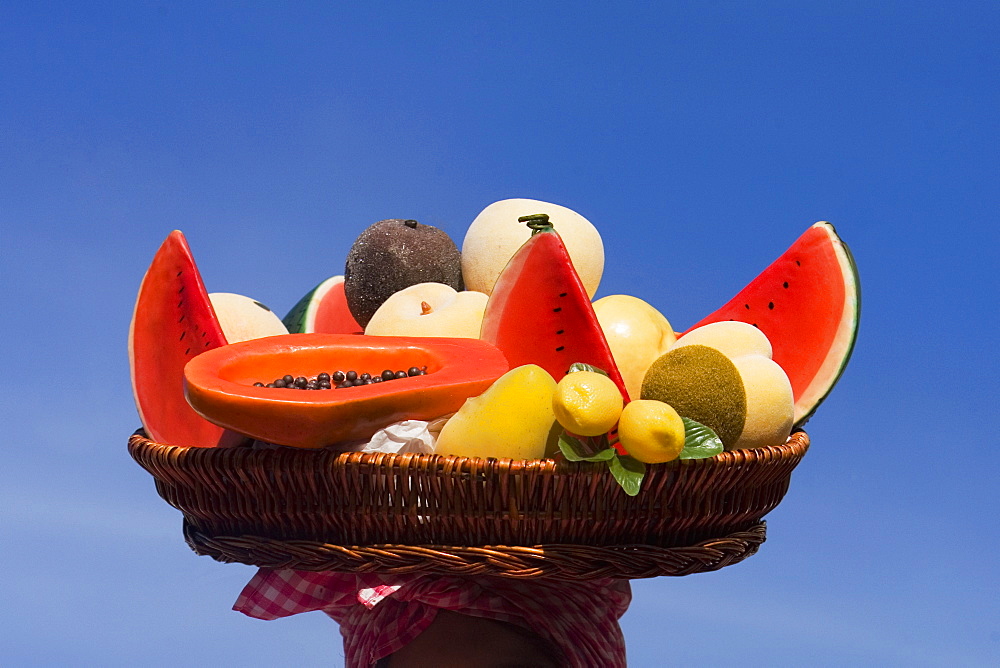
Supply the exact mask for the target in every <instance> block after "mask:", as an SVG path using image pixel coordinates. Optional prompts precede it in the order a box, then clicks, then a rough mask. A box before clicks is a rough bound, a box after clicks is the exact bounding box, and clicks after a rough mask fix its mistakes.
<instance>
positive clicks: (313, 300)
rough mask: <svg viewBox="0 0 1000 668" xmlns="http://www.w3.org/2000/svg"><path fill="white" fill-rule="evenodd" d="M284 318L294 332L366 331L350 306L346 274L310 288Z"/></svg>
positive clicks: (290, 330) (361, 332)
mask: <svg viewBox="0 0 1000 668" xmlns="http://www.w3.org/2000/svg"><path fill="white" fill-rule="evenodd" d="M282 322H283V323H285V327H287V328H288V331H289V332H290V333H292V334H298V333H306V334H309V333H313V332H316V333H319V334H364V329H363V328H362V327H361V325H359V324H358V323H357V321H356V320H355V319H354V316H353V315H351V311H350V309H348V308H347V298H346V297H345V296H344V277H343V276H331V277H330V278H328V279H326V280H325V281H323V282H322V283H320V284H319V285H317V286H316V287H315V288H313V289H312V290H310V291H309V293H308V294H307V295H306V296H305V297H303V298H302V299H300V300H299V301H298V303H297V304H295V306H293V307H292V310H291V311H289V312H288V315H286V316H285V317H284V318H282Z"/></svg>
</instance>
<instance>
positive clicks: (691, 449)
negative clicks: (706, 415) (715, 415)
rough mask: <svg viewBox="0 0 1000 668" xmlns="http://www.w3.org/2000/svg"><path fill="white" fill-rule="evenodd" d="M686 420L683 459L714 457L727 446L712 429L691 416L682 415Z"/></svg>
mask: <svg viewBox="0 0 1000 668" xmlns="http://www.w3.org/2000/svg"><path fill="white" fill-rule="evenodd" d="M681 420H683V421H684V449H683V450H681V454H680V458H681V459H704V458H706V457H714V456H715V455H717V454H719V453H720V452H722V451H723V450H724V449H725V448H724V447H723V446H722V439H720V438H719V437H718V435H717V434H716V433H715V432H714V431H713V430H712V429H711V427H706V426H705V425H703V424H702V423H700V422H695V421H694V420H692V419H691V418H686V417H682V418H681Z"/></svg>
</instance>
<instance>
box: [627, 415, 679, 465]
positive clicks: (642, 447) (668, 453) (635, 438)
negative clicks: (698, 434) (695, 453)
mask: <svg viewBox="0 0 1000 668" xmlns="http://www.w3.org/2000/svg"><path fill="white" fill-rule="evenodd" d="M618 439H619V440H620V441H621V444H622V447H624V448H625V450H626V451H627V452H628V453H629V454H630V455H631V456H632V457H634V458H635V459H638V460H639V461H640V462H645V463H647V464H659V463H660V462H669V461H671V460H674V459H677V457H678V456H680V454H681V450H683V449H684V421H683V420H681V416H680V415H678V413H677V411H676V410H674V408H673V406H671V405H670V404H665V403H663V402H662V401H656V400H655V399H637V400H635V401H630V402H629V403H628V405H627V406H625V409H624V410H623V411H622V414H621V417H620V418H619V420H618Z"/></svg>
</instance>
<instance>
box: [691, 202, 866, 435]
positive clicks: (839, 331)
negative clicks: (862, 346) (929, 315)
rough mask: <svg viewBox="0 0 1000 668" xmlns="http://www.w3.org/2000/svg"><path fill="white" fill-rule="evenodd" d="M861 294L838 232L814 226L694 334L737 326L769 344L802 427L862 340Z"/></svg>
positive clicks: (855, 271) (825, 226) (851, 258)
mask: <svg viewBox="0 0 1000 668" xmlns="http://www.w3.org/2000/svg"><path fill="white" fill-rule="evenodd" d="M860 307H861V293H860V283H859V280H858V272H857V267H856V265H855V264H854V258H853V257H852V256H851V251H850V249H848V247H847V245H846V244H844V242H843V241H842V240H841V239H840V237H839V236H837V232H836V230H834V228H833V225H831V224H830V223H827V222H819V223H816V224H815V225H813V226H812V227H810V228H809V229H808V230H806V232H805V233H804V234H803V235H802V236H801V237H799V238H798V240H797V241H796V242H795V243H794V244H792V246H791V247H790V248H789V249H788V250H787V251H785V252H784V253H783V254H782V255H781V256H780V257H779V258H778V259H777V260H775V261H774V262H773V263H771V265H770V266H768V267H767V268H766V269H765V270H764V271H763V272H761V274H760V275H759V276H757V278H755V279H754V280H753V281H751V282H750V283H749V285H747V286H746V287H745V288H743V290H741V291H740V292H739V293H738V294H737V295H736V296H735V297H733V298H732V299H731V300H730V301H729V302H727V303H726V304H725V306H723V307H722V308H720V309H719V310H718V311H716V312H715V313H713V314H711V315H710V316H708V317H706V318H704V319H702V320H701V321H700V322H698V323H697V324H695V325H694V326H693V327H691V328H690V329H689V330H688V331H691V329H694V328H695V327H701V326H702V325H707V324H709V323H712V322H719V321H723V320H736V321H740V322H746V323H749V324H751V325H754V326H755V327H757V328H758V329H760V330H761V331H762V332H763V333H764V334H765V335H766V336H767V338H768V339H769V340H770V342H771V347H772V348H773V351H774V355H773V358H774V361H775V362H777V363H778V365H779V366H781V368H782V369H784V371H785V373H786V374H787V375H788V380H789V381H790V382H791V385H792V394H793V395H794V397H795V417H794V420H795V424H796V425H797V426H799V425H802V424H803V423H804V422H805V421H806V420H807V419H808V418H809V417H810V416H811V415H812V414H813V412H815V410H816V407H817V406H819V404H820V403H821V402H822V401H823V399H825V398H826V396H827V395H828V394H829V393H830V390H831V389H832V388H833V386H834V385H835V384H836V382H837V380H838V379H839V378H840V376H841V374H842V373H843V371H844V368H845V367H846V366H847V361H848V360H849V359H850V356H851V351H852V350H853V349H854V342H855V340H856V338H857V332H858V319H859V316H860Z"/></svg>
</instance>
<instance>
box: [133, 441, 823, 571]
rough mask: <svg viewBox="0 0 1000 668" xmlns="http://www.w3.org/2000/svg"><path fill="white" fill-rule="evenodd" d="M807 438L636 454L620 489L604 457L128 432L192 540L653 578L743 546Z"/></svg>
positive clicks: (424, 563)
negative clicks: (656, 455)
mask: <svg viewBox="0 0 1000 668" xmlns="http://www.w3.org/2000/svg"><path fill="white" fill-rule="evenodd" d="M808 447H809V439H808V436H807V435H806V434H805V432H796V433H794V434H792V436H791V437H790V438H789V440H788V442H787V443H785V444H784V445H781V446H776V447H769V448H761V449H756V450H741V451H733V452H724V453H722V454H720V455H717V456H716V457H713V458H710V459H700V460H684V461H674V462H669V463H666V464H658V465H655V466H648V467H647V474H646V479H645V481H644V483H643V488H642V491H641V492H640V493H639V494H638V495H637V496H635V497H630V496H628V495H626V494H625V493H624V492H623V491H622V490H621V489H620V488H619V487H618V484H617V483H616V482H615V480H614V478H613V477H612V476H611V475H610V474H609V472H608V471H607V467H606V466H605V465H603V464H591V463H585V462H580V463H574V462H566V461H558V462H557V461H553V460H542V461H528V462H525V461H511V460H506V459H499V460H497V459H485V460H484V459H474V458H473V459H469V458H464V457H452V456H442V455H412V454H407V455H392V454H361V453H336V452H332V451H328V450H301V449H294V448H276V449H264V448H249V447H242V448H187V447H180V446H170V445H162V444H159V443H155V442H153V441H150V440H148V439H147V438H145V436H144V434H143V433H142V432H141V430H140V431H138V432H136V433H135V434H133V435H132V437H131V438H130V439H129V452H130V453H131V455H132V457H133V458H134V459H135V460H136V462H138V463H139V464H140V465H141V466H142V467H143V468H145V469H146V470H147V471H148V472H149V473H150V474H152V475H153V477H154V479H155V481H156V488H157V491H158V493H159V494H160V496H161V497H163V499H164V500H166V501H167V502H168V503H169V504H170V505H172V506H174V507H175V508H178V509H179V510H181V512H182V513H183V514H184V518H185V536H186V538H187V540H188V542H189V544H191V546H192V547H193V548H194V549H195V551H197V552H199V553H202V554H210V555H211V556H213V557H214V558H217V559H219V560H221V561H241V562H243V563H251V564H254V565H259V566H268V567H296V568H303V569H306V570H352V571H361V570H380V571H392V572H412V571H414V570H422V571H431V572H452V573H454V572H463V573H465V572H468V573H487V572H490V573H497V572H503V573H505V574H515V576H518V577H537V576H540V574H543V573H544V572H547V573H550V574H551V573H552V572H558V573H559V574H560V575H561V576H563V577H574V578H577V577H579V578H587V577H605V576H602V575H599V573H601V572H604V571H606V570H609V569H610V570H614V571H615V572H618V573H620V572H621V571H620V568H621V567H622V565H623V560H624V561H627V562H628V564H627V565H626V566H627V569H628V570H629V571H630V572H636V573H649V574H648V575H635V576H633V577H651V576H652V575H659V574H686V573H688V572H698V571H703V570H714V569H715V568H721V567H722V566H725V565H728V564H729V563H735V561H738V560H740V559H743V558H746V557H747V556H749V555H750V554H753V553H754V552H755V551H756V549H757V548H758V547H759V545H760V543H761V542H763V539H764V526H763V523H762V522H761V518H763V517H764V516H765V515H766V514H767V513H768V512H770V511H771V510H772V509H774V507H775V506H777V505H778V503H779V502H780V501H781V499H782V497H783V496H784V494H785V492H786V491H787V489H788V484H789V480H790V476H791V473H792V470H793V469H794V468H795V466H796V465H797V464H798V462H799V461H800V460H801V458H802V457H803V456H804V454H805V452H806V450H807V449H808ZM498 546H502V547H498ZM609 555H613V558H612V561H613V562H614V563H605V564H602V563H600V560H601V559H602V558H604V557H608V556H609ZM620 576H621V575H619V577H620Z"/></svg>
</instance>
